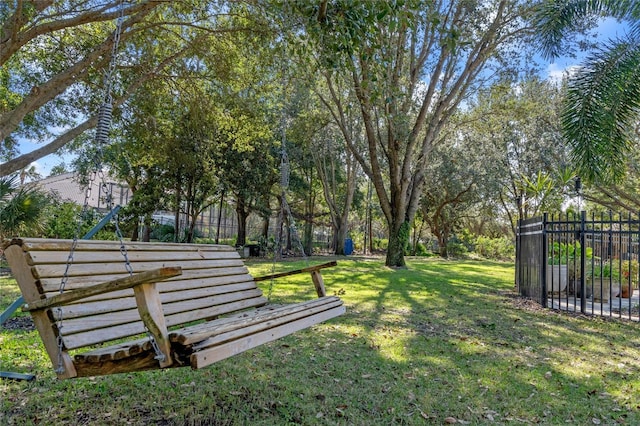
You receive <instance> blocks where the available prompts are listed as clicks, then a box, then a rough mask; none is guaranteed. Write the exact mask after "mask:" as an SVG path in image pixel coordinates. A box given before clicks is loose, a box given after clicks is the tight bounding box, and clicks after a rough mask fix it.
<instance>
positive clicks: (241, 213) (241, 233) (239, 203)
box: [236, 195, 249, 246]
mask: <svg viewBox="0 0 640 426" xmlns="http://www.w3.org/2000/svg"><path fill="white" fill-rule="evenodd" d="M236 216H237V217H238V238H237V239H236V246H244V245H245V244H247V216H249V213H248V212H247V211H246V207H245V202H244V199H243V198H242V197H239V196H237V195H236Z"/></svg>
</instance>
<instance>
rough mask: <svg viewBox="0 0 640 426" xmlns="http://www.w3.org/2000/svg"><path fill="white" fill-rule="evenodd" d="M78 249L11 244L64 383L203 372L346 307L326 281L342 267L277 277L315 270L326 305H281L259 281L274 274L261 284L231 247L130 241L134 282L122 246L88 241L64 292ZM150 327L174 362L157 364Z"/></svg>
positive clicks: (66, 243)
mask: <svg viewBox="0 0 640 426" xmlns="http://www.w3.org/2000/svg"><path fill="white" fill-rule="evenodd" d="M72 243H73V241H71V240H50V239H14V240H11V241H6V242H5V243H4V245H3V247H4V249H5V250H4V251H5V257H6V258H7V261H8V262H9V266H10V267H11V270H12V272H13V275H14V277H15V278H16V281H17V282H18V285H19V287H20V289H21V292H22V294H23V297H24V299H25V301H26V303H27V306H28V309H29V311H30V313H31V315H32V317H33V319H34V323H35V325H36V327H37V329H38V331H39V333H40V336H41V338H42V340H43V342H44V345H45V348H46V349H47V352H48V354H49V357H50V358H51V360H52V363H53V365H54V368H58V364H59V356H60V355H61V357H60V358H61V359H62V367H63V371H61V372H59V373H58V377H59V378H71V377H83V376H93V375H104V374H114V373H124V372H133V371H142V370H149V369H157V368H173V367H181V366H191V367H192V368H194V369H197V368H202V367H204V366H206V365H210V364H211V363H213V362H216V361H219V360H222V359H224V358H227V357H229V356H233V355H235V354H238V353H240V352H243V351H245V350H248V349H251V348H254V347H256V346H259V345H262V344H264V343H267V342H270V341H273V340H275V339H278V338H280V337H283V336H286V335H288V334H291V333H293V332H296V331H299V330H302V329H304V328H308V327H311V326H312V325H314V324H318V323H320V322H323V321H326V320H328V319H331V318H334V317H336V316H338V315H341V314H342V313H344V311H345V309H344V305H343V303H342V301H341V300H340V299H339V298H337V297H327V296H326V291H325V289H324V282H323V280H322V276H321V275H320V270H321V269H323V268H327V267H330V266H335V262H329V263H325V264H322V265H317V266H312V267H309V268H303V269H301V270H298V271H293V272H288V273H284V274H276V276H287V275H291V274H293V273H310V274H311V279H312V282H313V284H314V286H315V288H316V292H317V294H318V299H314V300H311V301H308V302H302V303H296V304H291V305H285V306H280V307H273V306H270V305H266V304H267V299H266V298H265V297H264V296H263V295H262V292H261V290H260V289H259V288H258V287H257V285H256V281H258V280H260V279H269V278H272V277H266V278H260V277H259V278H253V277H252V276H251V275H250V274H249V272H248V270H247V268H246V266H245V265H244V263H243V261H242V259H241V258H240V256H239V254H238V253H237V252H236V250H235V249H234V248H233V247H230V246H225V245H204V244H167V243H138V242H135V243H126V252H127V257H128V258H129V260H130V265H131V267H132V269H133V271H134V275H133V276H129V272H128V271H127V268H126V267H125V262H124V259H123V255H122V253H121V251H120V243H119V242H116V241H113V242H112V241H79V242H78V243H77V246H76V249H75V251H74V256H73V262H72V263H71V266H70V268H69V271H68V274H67V275H68V279H67V282H66V284H65V291H64V293H62V294H60V291H59V290H60V289H59V287H60V281H61V279H62V277H63V275H64V273H65V269H66V263H67V258H68V253H69V252H70V249H71V245H72ZM265 305H266V306H265ZM59 310H60V311H61V314H62V318H63V320H62V322H60V321H58V320H57V318H58V315H59V312H60V311H59ZM60 325H61V327H59V326H60ZM145 328H146V329H148V330H149V331H150V332H151V334H152V335H153V338H154V340H155V342H156V344H157V345H158V347H159V350H160V352H162V354H164V355H165V359H164V360H158V359H156V355H157V354H156V351H155V350H154V348H153V345H152V343H151V339H150V338H149V337H146V338H140V335H143V334H144V332H145ZM59 336H60V337H61V338H62V341H63V342H64V348H63V351H62V353H60V351H59V350H58V345H57V340H58V337H59ZM131 339H133V340H131ZM96 345H97V347H96ZM69 351H73V352H72V353H70V352H69Z"/></svg>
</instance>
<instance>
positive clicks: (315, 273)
mask: <svg viewBox="0 0 640 426" xmlns="http://www.w3.org/2000/svg"><path fill="white" fill-rule="evenodd" d="M337 265H338V262H336V261H335V260H333V261H331V262H327V263H321V264H320V265H315V266H309V267H306V268H302V269H296V270H293V271H288V272H279V273H277V274H269V275H263V276H260V277H254V278H253V280H254V281H255V282H258V281H266V280H271V279H275V278H281V277H288V276H289V275H295V274H302V273H305V272H310V273H311V279H312V281H313V284H314V286H315V287H316V293H317V294H318V297H324V296H326V295H327V292H326V290H325V288H324V281H323V280H322V275H321V274H320V270H321V269H324V268H330V267H332V266H337Z"/></svg>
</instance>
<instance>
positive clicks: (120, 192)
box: [34, 173, 132, 209]
mask: <svg viewBox="0 0 640 426" xmlns="http://www.w3.org/2000/svg"><path fill="white" fill-rule="evenodd" d="M34 184H35V185H37V186H38V187H40V188H42V189H43V190H44V191H46V192H48V193H50V194H53V195H55V196H56V197H58V198H59V199H60V200H62V201H70V202H73V203H76V204H79V205H84V202H85V197H86V196H87V192H88V195H89V199H88V205H89V206H90V207H95V208H101V209H109V208H110V206H111V205H121V206H124V205H126V204H127V203H128V202H129V199H130V198H131V195H132V194H131V191H130V189H129V187H128V186H126V184H123V183H121V182H117V181H116V180H115V179H113V178H112V177H110V176H109V175H108V174H106V173H105V174H104V180H102V179H101V178H99V177H98V178H96V179H95V181H94V182H93V183H92V185H91V189H90V190H88V188H87V187H86V186H84V185H82V184H81V183H80V182H79V177H77V176H76V174H75V173H63V174H60V175H56V176H50V177H48V178H45V179H42V180H39V181H37V182H34ZM109 197H110V198H111V203H109Z"/></svg>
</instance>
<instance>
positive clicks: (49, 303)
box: [23, 267, 182, 311]
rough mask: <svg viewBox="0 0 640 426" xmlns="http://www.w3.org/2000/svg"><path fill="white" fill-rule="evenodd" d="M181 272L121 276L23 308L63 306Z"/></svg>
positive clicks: (34, 308)
mask: <svg viewBox="0 0 640 426" xmlns="http://www.w3.org/2000/svg"><path fill="white" fill-rule="evenodd" d="M181 273H182V270H181V269H180V268H179V267H176V268H160V269H156V270H153V271H146V272H141V273H139V274H136V275H132V276H128V277H125V278H120V279H117V280H114V281H109V282H106V283H102V284H98V285H95V286H92V287H88V288H83V289H80V290H76V291H71V292H67V293H62V294H58V295H56V296H52V297H49V298H47V299H41V300H37V301H33V302H28V305H27V306H26V307H25V308H23V310H25V311H35V310H40V309H47V308H52V307H55V306H61V305H64V304H68V303H72V302H75V301H77V300H81V299H84V298H85V297H90V296H95V295H98V294H103V293H108V292H110V291H115V290H123V289H126V288H132V287H135V286H136V285H139V284H144V283H149V282H157V281H162V280H164V279H166V278H170V277H175V276H176V275H180V274H181Z"/></svg>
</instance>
